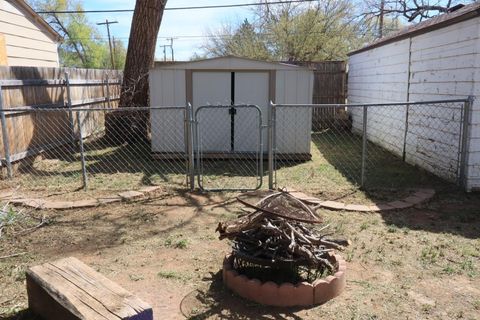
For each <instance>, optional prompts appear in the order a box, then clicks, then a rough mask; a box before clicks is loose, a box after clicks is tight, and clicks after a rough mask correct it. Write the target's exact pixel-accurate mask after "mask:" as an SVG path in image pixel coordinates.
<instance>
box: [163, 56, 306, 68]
mask: <svg viewBox="0 0 480 320" xmlns="http://www.w3.org/2000/svg"><path fill="white" fill-rule="evenodd" d="M155 68H162V69H197V70H232V69H250V70H257V69H258V70H310V69H309V68H307V67H302V66H298V65H294V64H288V63H283V62H269V61H260V60H254V59H247V58H240V57H236V56H225V57H217V58H209V59H202V60H195V61H176V62H163V61H157V62H155Z"/></svg>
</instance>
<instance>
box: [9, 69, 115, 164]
mask: <svg viewBox="0 0 480 320" xmlns="http://www.w3.org/2000/svg"><path fill="white" fill-rule="evenodd" d="M65 72H68V73H69V78H70V79H71V95H72V97H71V98H72V101H73V102H75V103H76V104H78V103H82V105H83V107H84V108H88V107H98V106H99V105H101V106H103V107H108V106H107V102H106V99H105V96H106V83H105V80H106V79H109V87H110V95H111V97H112V98H117V97H118V95H119V93H120V86H121V80H122V73H121V71H118V70H99V69H76V68H45V67H4V66H0V83H2V81H4V84H5V87H2V93H3V98H4V99H3V100H4V105H3V108H4V109H5V110H8V109H12V108H22V107H25V106H44V107H47V106H56V107H58V106H64V105H65V101H66V90H65V86H64V85H62V83H63V80H64V78H65ZM117 106H118V99H112V100H111V107H113V108H115V107H117ZM97 118H98V117H97ZM97 118H95V119H93V118H91V120H89V121H100V119H97ZM102 119H103V118H102ZM68 125H69V121H68V112H67V111H55V112H51V113H48V114H35V113H32V112H28V111H26V112H25V113H23V112H22V113H19V114H7V132H8V138H9V142H10V154H11V155H32V152H31V150H43V149H45V146H48V145H51V144H52V143H55V144H58V143H59V138H62V139H63V140H64V141H65V142H67V139H69V137H70V135H69V133H68V132H69V127H68ZM83 125H85V128H93V127H95V126H94V125H93V124H92V123H88V121H85V123H84V124H83ZM85 133H86V135H88V129H85ZM0 158H2V159H4V158H5V154H4V148H3V140H2V137H1V133H0ZM15 160H17V161H18V160H20V158H19V157H18V156H17V157H15Z"/></svg>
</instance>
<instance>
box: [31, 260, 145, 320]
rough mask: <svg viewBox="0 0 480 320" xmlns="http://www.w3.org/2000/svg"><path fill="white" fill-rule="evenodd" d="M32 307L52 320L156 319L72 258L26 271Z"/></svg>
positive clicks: (138, 302)
mask: <svg viewBox="0 0 480 320" xmlns="http://www.w3.org/2000/svg"><path fill="white" fill-rule="evenodd" d="M27 294H28V303H29V308H30V309H31V310H32V311H33V312H35V313H37V314H39V315H40V316H42V317H43V318H44V319H46V320H50V319H52V320H53V319H67V320H69V319H89V320H90V319H91V320H96V319H103V320H105V319H111V320H119V319H131V320H150V319H153V311H152V308H151V307H150V306H149V305H148V304H147V303H145V302H143V301H142V300H140V299H139V298H137V297H136V296H134V295H133V294H132V293H130V292H128V291H127V290H125V289H123V288H122V287H120V286H119V285H118V284H116V283H114V282H113V281H111V280H109V279H107V278H106V277H104V276H103V275H101V274H100V273H98V272H96V271H95V270H93V269H92V268H90V267H88V266H87V265H85V264H84V263H83V262H81V261H80V260H78V259H76V258H74V257H69V258H65V259H60V260H57V261H54V262H48V263H45V264H43V265H39V266H35V267H32V268H30V269H29V270H28V271H27Z"/></svg>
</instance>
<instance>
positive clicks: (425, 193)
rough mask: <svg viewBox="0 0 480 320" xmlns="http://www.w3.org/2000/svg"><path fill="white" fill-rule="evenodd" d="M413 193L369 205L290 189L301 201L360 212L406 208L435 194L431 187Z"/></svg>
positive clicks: (328, 207)
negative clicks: (338, 200) (327, 199)
mask: <svg viewBox="0 0 480 320" xmlns="http://www.w3.org/2000/svg"><path fill="white" fill-rule="evenodd" d="M413 190H414V191H415V192H414V194H412V195H410V196H408V197H406V198H403V199H401V200H396V201H390V202H385V203H376V204H374V205H371V206H367V205H361V204H346V203H343V202H337V201H324V200H320V199H318V198H315V197H311V196H308V195H306V194H304V193H302V192H297V191H291V192H290V194H292V195H293V196H295V197H297V198H299V199H300V200H302V201H305V202H308V203H310V204H313V205H319V206H321V207H323V208H327V209H331V210H346V211H360V212H378V211H389V210H397V209H406V208H410V207H413V206H416V205H417V204H420V203H422V202H425V201H428V200H430V199H431V198H432V197H433V196H434V195H435V190H433V189H418V188H417V189H413Z"/></svg>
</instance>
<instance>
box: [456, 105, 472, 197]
mask: <svg viewBox="0 0 480 320" xmlns="http://www.w3.org/2000/svg"><path fill="white" fill-rule="evenodd" d="M474 100H475V97H474V96H468V99H467V100H466V101H465V102H464V104H463V113H462V132H461V137H462V140H461V147H460V172H459V177H458V182H459V185H460V186H461V187H462V188H463V189H464V190H466V189H467V187H468V186H467V180H468V179H467V157H468V136H469V133H470V116H471V114H470V112H471V110H472V105H473V102H474Z"/></svg>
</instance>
